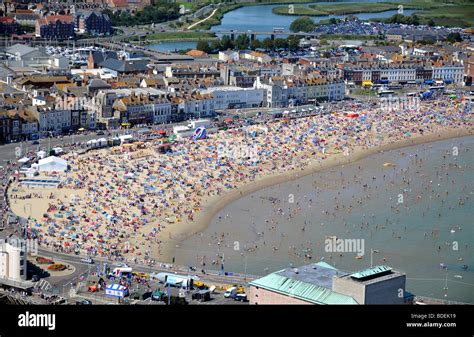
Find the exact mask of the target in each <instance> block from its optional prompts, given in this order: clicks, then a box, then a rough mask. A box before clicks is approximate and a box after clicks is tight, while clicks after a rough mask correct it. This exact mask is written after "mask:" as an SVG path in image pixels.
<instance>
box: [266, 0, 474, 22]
mask: <svg viewBox="0 0 474 337" xmlns="http://www.w3.org/2000/svg"><path fill="white" fill-rule="evenodd" d="M399 5H403V8H404V9H415V10H417V11H416V12H415V14H416V15H418V16H419V17H420V19H421V23H422V24H426V23H428V21H429V20H430V19H433V21H434V22H435V25H438V26H461V27H469V26H473V25H474V2H473V1H472V0H471V1H468V0H452V1H441V0H414V1H406V0H403V1H399V2H384V3H371V2H359V3H357V4H355V3H340V4H325V3H318V4H316V5H309V6H301V5H299V6H298V5H295V6H294V12H293V13H290V11H289V8H288V6H278V7H275V8H273V13H275V14H279V15H308V16H325V15H348V14H357V13H377V12H384V11H388V10H395V9H398V6H399Z"/></svg>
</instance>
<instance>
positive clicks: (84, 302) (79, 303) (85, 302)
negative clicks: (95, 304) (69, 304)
mask: <svg viewBox="0 0 474 337" xmlns="http://www.w3.org/2000/svg"><path fill="white" fill-rule="evenodd" d="M76 305H92V302H91V301H89V300H82V301H77V302H76Z"/></svg>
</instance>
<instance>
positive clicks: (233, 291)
mask: <svg viewBox="0 0 474 337" xmlns="http://www.w3.org/2000/svg"><path fill="white" fill-rule="evenodd" d="M235 295H237V287H232V288H229V289H227V290H226V291H225V293H224V297H225V298H229V297H230V298H233V297H234V296H235Z"/></svg>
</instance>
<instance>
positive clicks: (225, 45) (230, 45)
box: [221, 35, 234, 50]
mask: <svg viewBox="0 0 474 337" xmlns="http://www.w3.org/2000/svg"><path fill="white" fill-rule="evenodd" d="M221 48H222V50H227V49H234V41H232V39H231V38H230V36H229V35H224V36H223V37H222V39H221Z"/></svg>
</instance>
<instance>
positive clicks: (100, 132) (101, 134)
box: [96, 130, 105, 136]
mask: <svg viewBox="0 0 474 337" xmlns="http://www.w3.org/2000/svg"><path fill="white" fill-rule="evenodd" d="M96 135H97V136H103V135H105V132H104V131H102V130H99V131H97V132H96Z"/></svg>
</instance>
